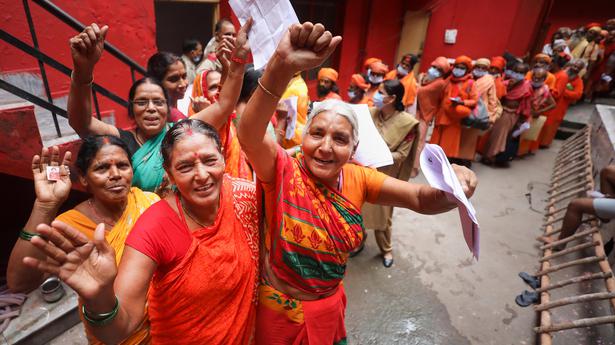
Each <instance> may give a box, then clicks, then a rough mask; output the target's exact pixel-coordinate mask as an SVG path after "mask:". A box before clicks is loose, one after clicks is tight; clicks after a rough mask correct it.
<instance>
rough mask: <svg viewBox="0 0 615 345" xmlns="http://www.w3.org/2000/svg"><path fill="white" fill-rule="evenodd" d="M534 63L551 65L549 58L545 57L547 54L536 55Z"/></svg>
mask: <svg viewBox="0 0 615 345" xmlns="http://www.w3.org/2000/svg"><path fill="white" fill-rule="evenodd" d="M534 61H535V62H538V61H543V62H546V63H551V57H550V56H549V55H547V54H543V53H540V54H536V55H535V56H534Z"/></svg>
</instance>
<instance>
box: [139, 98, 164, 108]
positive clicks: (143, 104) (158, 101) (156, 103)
mask: <svg viewBox="0 0 615 345" xmlns="http://www.w3.org/2000/svg"><path fill="white" fill-rule="evenodd" d="M149 102H152V104H154V106H155V107H158V108H160V107H164V106H165V105H166V104H167V101H166V100H164V99H135V100H133V101H132V104H134V105H136V106H137V107H140V108H145V107H147V106H148V105H149Z"/></svg>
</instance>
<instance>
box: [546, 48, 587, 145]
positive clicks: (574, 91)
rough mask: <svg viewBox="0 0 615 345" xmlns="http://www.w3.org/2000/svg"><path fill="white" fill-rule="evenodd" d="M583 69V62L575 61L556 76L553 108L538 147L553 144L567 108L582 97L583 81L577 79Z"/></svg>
mask: <svg viewBox="0 0 615 345" xmlns="http://www.w3.org/2000/svg"><path fill="white" fill-rule="evenodd" d="M583 68H585V62H584V61H583V60H581V59H576V60H573V61H572V62H570V63H569V64H568V66H567V67H566V68H564V69H563V70H561V71H559V72H558V73H557V74H556V77H557V82H556V84H555V90H556V97H555V108H554V109H552V110H551V111H549V112H548V113H547V114H546V115H547V120H546V121H545V124H544V126H543V127H542V131H541V132H540V137H539V138H538V140H539V141H540V147H543V148H545V147H549V146H550V145H551V143H553V139H554V138H555V134H557V129H558V128H559V125H560V124H561V123H562V121H563V120H564V116H565V115H566V111H567V110H568V107H569V106H570V104H571V103H573V102H576V101H578V100H579V99H580V98H581V97H582V96H583V80H582V79H581V78H580V77H579V73H580V72H581V71H582V70H583Z"/></svg>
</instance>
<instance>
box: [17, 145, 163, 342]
mask: <svg viewBox="0 0 615 345" xmlns="http://www.w3.org/2000/svg"><path fill="white" fill-rule="evenodd" d="M68 164H70V152H66V153H65V156H64V161H63V162H62V164H61V165H60V162H59V150H58V148H57V147H53V148H51V150H48V149H46V148H45V149H43V152H42V154H41V156H35V157H34V158H33V159H32V170H33V174H34V185H35V191H36V202H35V203H34V207H33V209H32V214H31V215H30V219H29V220H28V223H27V224H26V226H25V227H24V230H23V231H22V232H21V233H20V239H19V240H17V243H16V244H15V247H14V248H13V251H12V253H11V258H10V261H9V267H8V272H7V273H8V274H7V278H8V283H9V287H10V288H11V290H13V291H30V290H33V289H35V288H36V287H38V286H39V285H40V284H41V282H42V281H43V279H44V278H45V277H44V275H43V273H42V272H40V271H38V270H35V269H32V268H31V267H28V266H26V265H24V264H23V258H24V257H26V256H31V257H35V258H37V259H39V260H46V259H47V257H46V256H45V255H44V254H43V253H41V252H40V251H39V250H38V249H36V247H34V246H33V245H32V243H31V242H30V240H31V239H32V238H33V236H37V235H38V233H37V232H38V230H37V225H38V224H41V223H43V224H50V223H51V221H52V220H53V218H54V217H55V215H56V213H57V210H58V209H59V208H60V206H61V205H62V203H63V202H64V201H65V200H66V199H67V198H68V194H69V192H70V189H71V180H70V177H69V174H68V173H69V171H68ZM48 165H51V166H58V165H59V166H61V168H60V169H61V170H60V178H59V179H58V180H57V181H53V180H48V179H47V176H46V174H45V170H46V166H48ZM76 166H77V168H78V170H79V173H80V177H79V179H80V181H81V183H82V184H83V185H84V186H85V187H86V188H87V190H88V191H89V192H90V193H91V194H92V197H91V198H89V199H88V200H86V201H84V202H82V203H80V204H79V205H77V206H76V207H75V208H73V209H72V210H69V211H67V212H64V213H62V214H60V215H59V216H58V217H57V218H55V219H56V220H60V221H62V222H65V223H66V224H70V225H71V226H72V227H74V228H75V229H76V230H77V231H78V232H79V233H80V234H81V236H85V237H86V238H88V239H90V240H91V239H93V238H94V229H95V228H96V225H97V224H99V223H104V231H103V232H104V237H105V239H106V241H108V242H109V245H110V247H112V248H113V249H114V251H115V257H114V262H120V260H121V258H122V256H123V253H124V248H125V242H126V237H127V236H128V235H129V234H130V233H131V232H132V231H133V228H134V225H135V223H136V222H137V219H138V218H139V216H140V215H141V214H142V213H143V212H144V211H145V210H146V209H147V208H148V207H150V205H152V204H154V203H155V202H156V201H158V200H159V198H158V196H157V195H156V194H154V193H148V192H143V191H141V190H140V189H139V188H137V187H132V188H131V187H130V185H131V182H132V176H133V170H132V167H131V165H130V154H129V150H128V147H127V146H126V145H125V144H124V142H122V141H121V140H120V139H119V138H116V137H113V136H90V137H86V138H85V139H83V143H82V144H81V148H80V149H79V154H78V156H77V162H76ZM81 303H82V300H80V302H79V304H80V305H81ZM81 317H82V319H83V315H81ZM139 320H140V321H139V323H138V324H137V327H136V328H135V329H134V330H133V331H132V332H131V334H128V337H127V338H126V339H124V340H123V341H122V342H121V344H123V345H132V344H143V343H147V342H149V319H148V316H147V310H146V309H145V308H144V310H143V315H142V317H141V318H140V319H139ZM84 322H85V321H84ZM86 334H87V337H88V341H89V343H90V344H102V343H101V342H100V341H99V340H98V339H96V338H95V337H94V335H93V334H92V333H91V332H89V331H87V328H86Z"/></svg>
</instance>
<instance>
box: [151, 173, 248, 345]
mask: <svg viewBox="0 0 615 345" xmlns="http://www.w3.org/2000/svg"><path fill="white" fill-rule="evenodd" d="M178 202H179V201H178ZM179 209H180V210H181V206H180V208H179ZM171 212H172V214H169V217H178V215H177V214H176V213H175V212H174V211H173V210H172V209H171V208H169V213H171ZM180 218H181V219H182V222H181V224H182V226H186V223H185V219H184V217H183V213H182V214H181V216H180ZM223 220H224V221H223ZM182 231H189V230H188V229H185V230H182ZM258 236H259V234H258V214H257V207H256V188H255V186H254V184H252V183H250V182H248V181H245V180H240V179H233V178H230V177H228V175H226V176H225V177H224V181H223V183H222V190H221V193H220V209H219V210H218V215H217V217H216V220H215V222H214V224H213V225H212V226H209V227H206V228H201V229H197V230H195V231H193V232H192V243H191V245H190V248H189V249H188V252H187V253H186V255H185V256H184V258H183V259H182V260H181V262H180V263H179V264H178V265H177V266H175V267H173V268H172V269H171V270H170V271H169V272H168V273H166V274H164V275H159V274H158V272H156V273H155V274H154V278H153V279H152V283H151V286H150V295H149V298H148V302H149V314H150V322H151V325H152V327H151V335H152V344H194V345H201V344H212V345H215V344H220V345H221V344H225V345H232V344H236V345H245V344H253V342H254V326H255V321H256V302H257V296H256V288H257V284H258V243H259V240H258Z"/></svg>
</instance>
